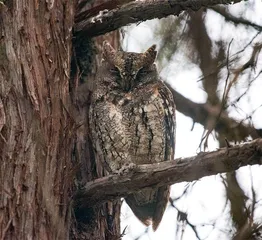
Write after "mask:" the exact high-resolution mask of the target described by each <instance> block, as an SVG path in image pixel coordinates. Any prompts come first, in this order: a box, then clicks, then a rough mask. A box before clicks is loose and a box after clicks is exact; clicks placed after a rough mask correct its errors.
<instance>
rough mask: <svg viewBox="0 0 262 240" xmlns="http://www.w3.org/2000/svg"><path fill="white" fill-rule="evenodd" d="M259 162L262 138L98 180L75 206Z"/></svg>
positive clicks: (81, 193)
mask: <svg viewBox="0 0 262 240" xmlns="http://www.w3.org/2000/svg"><path fill="white" fill-rule="evenodd" d="M255 164H262V139H257V140H254V141H252V142H249V143H245V144H242V145H237V146H234V147H232V148H221V149H218V150H217V151H214V152H209V153H204V152H201V153H199V154H198V155H196V156H194V157H189V158H184V159H176V160H175V161H169V162H162V163H156V164H145V165H139V166H137V168H136V169H134V170H133V171H131V172H130V173H129V174H127V175H123V176H119V175H109V176H106V177H103V178H99V179H96V180H94V181H92V182H88V183H87V184H86V186H85V188H84V189H82V190H81V191H80V192H78V193H77V194H76V196H75V206H76V207H77V208H81V207H83V206H88V205H89V206H92V204H96V203H101V201H105V200H108V199H113V198H118V197H125V196H126V195H128V194H130V193H132V192H135V191H138V190H140V189H141V188H144V187H152V186H156V185H157V186H163V185H167V184H168V185H170V184H174V183H179V182H184V181H187V182H191V181H195V180H198V179H200V178H202V177H206V176H210V175H215V174H218V173H225V172H231V171H234V170H237V169H239V168H240V167H243V166H246V165H255Z"/></svg>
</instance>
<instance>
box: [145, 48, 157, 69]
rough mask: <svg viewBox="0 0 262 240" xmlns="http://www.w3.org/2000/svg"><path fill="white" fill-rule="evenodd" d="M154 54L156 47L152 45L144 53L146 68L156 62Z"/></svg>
mask: <svg viewBox="0 0 262 240" xmlns="http://www.w3.org/2000/svg"><path fill="white" fill-rule="evenodd" d="M156 54H157V51H156V45H155V44H154V45H152V46H151V47H150V48H148V49H147V50H146V51H145V52H144V64H145V65H146V66H150V65H152V64H153V63H154V61H155V60H156Z"/></svg>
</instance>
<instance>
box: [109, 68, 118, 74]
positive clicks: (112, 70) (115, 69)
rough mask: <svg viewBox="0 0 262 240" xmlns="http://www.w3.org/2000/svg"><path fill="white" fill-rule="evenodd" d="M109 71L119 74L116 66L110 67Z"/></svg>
mask: <svg viewBox="0 0 262 240" xmlns="http://www.w3.org/2000/svg"><path fill="white" fill-rule="evenodd" d="M110 72H111V73H114V74H119V70H118V68H116V67H114V68H111V69H110Z"/></svg>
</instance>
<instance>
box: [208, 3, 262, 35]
mask: <svg viewBox="0 0 262 240" xmlns="http://www.w3.org/2000/svg"><path fill="white" fill-rule="evenodd" d="M210 9H212V10H213V11H214V12H216V13H218V14H220V15H221V16H223V17H224V18H225V20H226V21H229V22H232V23H234V24H242V25H245V26H249V27H253V28H254V29H256V30H257V31H259V32H261V31H262V26H260V25H257V24H255V23H252V22H250V21H248V20H247V19H244V18H241V17H235V16H234V15H232V14H231V13H230V12H228V11H227V10H226V8H224V7H220V6H215V7H210Z"/></svg>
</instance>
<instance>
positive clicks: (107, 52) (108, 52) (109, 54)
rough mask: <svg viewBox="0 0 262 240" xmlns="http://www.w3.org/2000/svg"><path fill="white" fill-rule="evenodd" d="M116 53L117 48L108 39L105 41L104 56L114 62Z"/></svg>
mask: <svg viewBox="0 0 262 240" xmlns="http://www.w3.org/2000/svg"><path fill="white" fill-rule="evenodd" d="M115 55H116V50H115V49H114V48H113V47H112V46H111V44H110V43H109V42H107V41H104V43H103V58H104V59H105V60H107V61H108V62H110V63H112V64H113V63H114V58H115Z"/></svg>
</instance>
